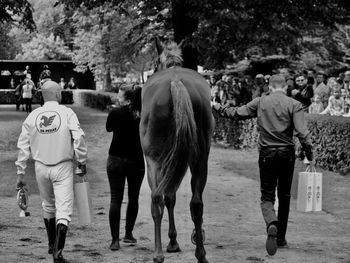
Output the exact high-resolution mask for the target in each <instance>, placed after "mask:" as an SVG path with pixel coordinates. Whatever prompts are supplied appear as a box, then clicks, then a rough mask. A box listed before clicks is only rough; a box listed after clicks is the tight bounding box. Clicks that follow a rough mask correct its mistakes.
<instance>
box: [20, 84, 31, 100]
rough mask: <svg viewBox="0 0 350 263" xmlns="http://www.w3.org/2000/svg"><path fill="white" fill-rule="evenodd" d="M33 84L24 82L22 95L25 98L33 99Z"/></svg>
mask: <svg viewBox="0 0 350 263" xmlns="http://www.w3.org/2000/svg"><path fill="white" fill-rule="evenodd" d="M32 92H33V85H31V84H24V85H23V88H22V97H23V99H31V98H32V97H33V94H32Z"/></svg>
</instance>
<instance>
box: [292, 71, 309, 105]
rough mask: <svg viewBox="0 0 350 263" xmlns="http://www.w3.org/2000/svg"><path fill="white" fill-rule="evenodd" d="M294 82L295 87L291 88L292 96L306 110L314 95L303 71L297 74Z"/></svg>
mask: <svg viewBox="0 0 350 263" xmlns="http://www.w3.org/2000/svg"><path fill="white" fill-rule="evenodd" d="M295 84H296V89H293V90H292V92H291V93H292V97H293V98H294V99H295V100H297V101H299V102H300V103H301V104H302V106H303V109H304V111H305V112H308V109H309V106H310V105H311V99H312V97H313V96H314V90H313V88H312V86H311V85H310V84H308V83H307V79H306V76H305V75H304V74H303V73H300V74H298V75H297V77H296V79H295Z"/></svg>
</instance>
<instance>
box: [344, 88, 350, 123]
mask: <svg viewBox="0 0 350 263" xmlns="http://www.w3.org/2000/svg"><path fill="white" fill-rule="evenodd" d="M343 98H344V115H343V116H344V117H350V92H345V96H344V97H343Z"/></svg>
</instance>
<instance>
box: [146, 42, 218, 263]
mask: <svg viewBox="0 0 350 263" xmlns="http://www.w3.org/2000/svg"><path fill="white" fill-rule="evenodd" d="M157 43H159V42H157ZM157 50H158V54H160V55H159V59H158V61H159V63H158V67H157V68H158V70H157V71H156V73H155V74H153V75H152V76H151V77H150V78H149V79H148V80H147V81H146V83H145V84H144V86H143V88H142V111H141V120H140V141H141V146H142V149H143V153H144V156H145V160H146V165H147V177H148V184H149V186H150V188H151V200H152V201H151V213H152V218H153V221H154V227H155V251H154V256H153V262H155V263H162V262H164V254H163V251H162V243H161V222H162V217H163V212H164V205H165V206H166V207H167V210H168V214H169V231H168V236H169V239H170V242H169V244H168V246H167V252H178V251H180V247H179V244H178V242H177V240H176V237H177V232H176V228H175V221H174V206H175V202H176V191H177V190H178V188H179V186H180V184H181V181H182V179H183V178H184V176H185V174H186V171H187V169H188V167H189V168H190V171H191V176H192V177H191V191H192V198H191V202H190V211H191V217H192V221H193V223H194V230H193V233H192V237H191V238H192V243H194V244H195V245H196V250H195V256H196V258H197V260H198V262H199V263H208V260H207V259H206V251H205V248H204V244H203V243H204V238H205V237H204V230H203V229H202V223H203V200H202V194H203V191H204V188H205V185H206V182H207V174H208V156H209V151H210V144H211V137H212V134H213V130H214V118H213V115H212V111H211V105H210V87H209V85H208V83H207V82H206V80H205V79H204V78H203V77H202V76H201V75H200V74H199V73H197V72H196V71H194V70H191V69H186V68H182V67H181V66H180V63H181V62H182V58H181V49H180V48H179V46H178V45H176V44H175V43H172V44H169V45H167V46H165V45H163V44H158V45H157Z"/></svg>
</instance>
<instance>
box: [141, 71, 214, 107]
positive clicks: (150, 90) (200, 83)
mask: <svg viewBox="0 0 350 263" xmlns="http://www.w3.org/2000/svg"><path fill="white" fill-rule="evenodd" d="M175 80H180V81H181V82H182V83H183V84H184V86H185V87H186V89H187V91H188V93H189V95H190V98H191V100H192V105H193V107H194V110H196V108H200V109H202V110H203V109H209V110H210V114H211V109H210V86H209V84H208V83H207V82H206V80H205V79H204V78H203V77H202V76H201V75H200V74H199V73H197V72H196V71H193V70H191V69H186V68H181V67H175V68H170V69H167V70H164V71H161V72H158V73H156V74H154V75H153V76H152V77H151V78H150V79H149V80H148V81H147V82H146V83H145V85H144V87H143V91H142V96H143V107H144V108H143V110H144V109H145V110H147V109H148V108H149V107H150V106H152V105H158V106H159V105H164V106H166V107H169V106H170V104H171V103H170V101H171V93H170V87H171V82H172V81H175Z"/></svg>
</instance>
